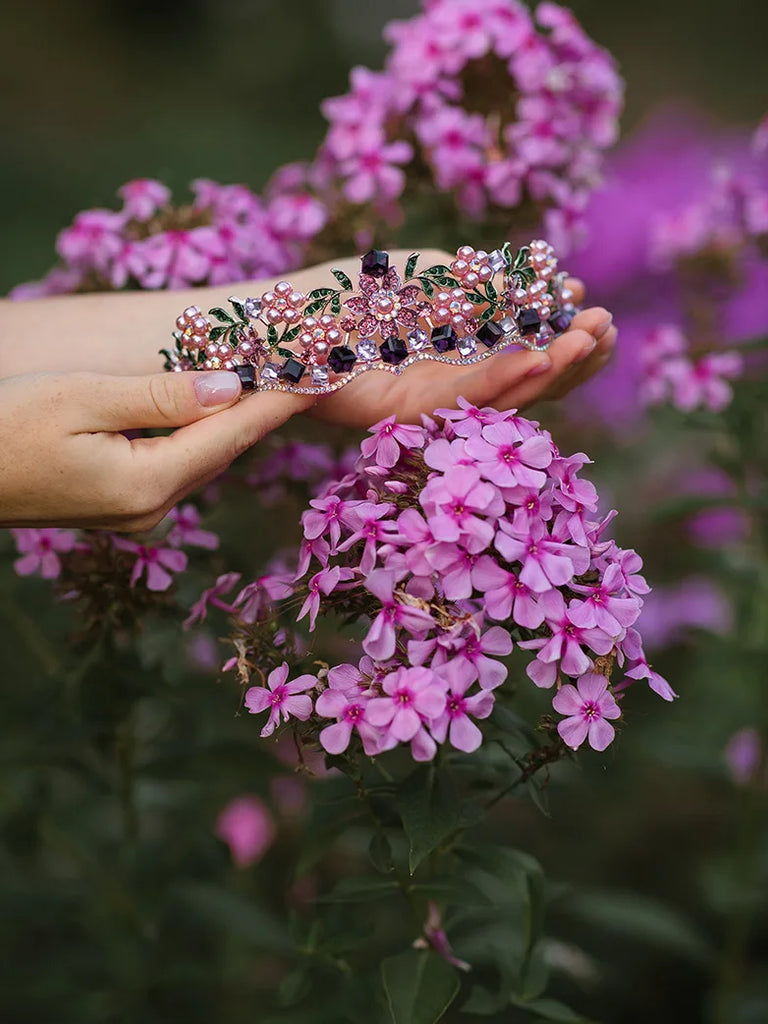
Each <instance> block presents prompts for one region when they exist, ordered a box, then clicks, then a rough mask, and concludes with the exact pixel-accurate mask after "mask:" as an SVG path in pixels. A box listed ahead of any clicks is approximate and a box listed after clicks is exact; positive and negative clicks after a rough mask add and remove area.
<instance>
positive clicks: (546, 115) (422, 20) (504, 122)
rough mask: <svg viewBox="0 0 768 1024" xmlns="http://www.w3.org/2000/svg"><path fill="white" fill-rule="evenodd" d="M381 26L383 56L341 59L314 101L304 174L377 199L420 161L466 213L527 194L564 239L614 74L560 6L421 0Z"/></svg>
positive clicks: (387, 204) (400, 187)
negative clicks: (365, 63)
mask: <svg viewBox="0 0 768 1024" xmlns="http://www.w3.org/2000/svg"><path fill="white" fill-rule="evenodd" d="M385 37H386V39H387V40H388V41H389V42H390V43H391V46H392V49H391V52H390V54H389V56H388V58H387V61H386V65H385V68H384V70H383V71H382V72H372V71H369V70H368V69H366V68H363V67H358V68H355V69H354V70H353V72H352V74H351V82H350V90H349V92H348V93H347V94H346V95H344V96H340V97H335V98H333V99H329V100H327V101H326V102H325V103H324V104H323V112H324V113H325V115H326V117H327V118H328V120H329V122H330V127H329V130H328V134H327V136H326V139H325V141H324V143H323V145H322V146H321V149H320V152H319V154H318V158H317V160H316V162H315V164H314V165H313V167H312V170H311V172H310V176H311V177H312V178H313V179H314V180H315V181H316V182H318V184H319V185H320V187H321V188H322V187H323V186H325V188H326V189H330V188H332V187H338V188H339V189H340V191H341V193H342V195H343V197H344V198H345V199H346V200H347V201H348V202H350V203H354V204H361V203H369V202H371V201H373V200H375V201H376V203H377V205H378V206H379V207H380V208H381V210H382V211H383V212H386V211H387V210H390V211H391V210H392V208H393V207H394V208H396V203H397V200H398V199H399V198H400V197H401V195H402V194H403V192H404V190H405V189H406V185H407V182H408V180H409V176H410V177H414V176H417V175H418V174H421V175H422V177H423V175H424V170H425V169H426V171H427V173H428V176H429V179H430V180H429V185H430V187H432V188H434V187H436V188H437V189H438V190H439V191H441V192H446V193H450V194H452V195H453V196H454V197H455V200H456V202H457V205H458V208H459V210H460V211H461V213H462V214H464V215H466V216H469V217H472V218H480V217H482V216H483V215H484V213H485V212H486V210H487V208H488V207H489V206H492V207H496V208H504V209H510V208H513V207H516V206H518V205H519V204H520V203H521V202H522V201H523V200H525V199H528V200H532V201H533V202H534V203H535V204H537V205H538V206H539V207H540V208H541V209H542V210H544V211H546V215H545V232H546V234H547V237H548V238H549V240H550V241H551V242H552V243H553V244H555V245H556V246H557V247H558V248H560V249H561V250H562V251H565V250H566V249H567V247H568V243H569V242H570V241H571V239H572V236H573V234H574V232H575V231H576V230H577V225H578V219H579V214H580V211H581V210H582V208H583V206H584V205H585V202H586V198H587V195H588V193H589V191H590V190H591V189H592V188H593V187H594V185H595V184H596V182H597V180H598V172H599V167H600V162H601V151H602V150H603V149H605V148H607V147H608V146H610V145H611V144H612V143H613V142H614V141H615V139H616V137H617V124H618V115H619V112H620V109H621V106H622V95H623V86H622V82H621V79H620V78H619V76H618V74H617V71H616V67H615V64H614V62H613V60H612V58H611V57H610V55H609V54H608V53H607V51H605V50H604V49H602V48H601V47H599V46H598V45H596V44H595V43H594V42H593V41H592V40H591V39H590V38H589V37H588V36H587V35H586V34H585V33H584V31H583V30H582V28H581V27H580V25H579V24H578V22H577V21H576V19H575V18H574V16H573V15H572V14H571V12H570V11H567V10H566V9H564V8H562V7H560V6H558V5H556V4H553V3H548V2H547V3H541V4H539V5H538V7H537V8H536V10H535V13H534V14H533V15H532V14H531V12H530V11H529V10H528V8H527V7H525V6H524V5H523V4H522V3H519V2H517V0H425V2H424V3H423V11H422V13H421V14H419V15H417V16H416V17H414V18H411V19H409V20H408V21H397V22H393V23H392V24H390V25H389V26H388V27H387V28H386V29H385ZM417 169H418V170H417Z"/></svg>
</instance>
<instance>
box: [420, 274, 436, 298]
mask: <svg viewBox="0 0 768 1024" xmlns="http://www.w3.org/2000/svg"><path fill="white" fill-rule="evenodd" d="M419 281H420V283H421V290H422V291H423V292H424V294H425V295H426V296H427V298H429V299H431V298H432V296H433V295H434V294H435V286H434V285H433V284H432V283H431V282H430V281H428V280H427V279H426V278H424V277H420V278H419Z"/></svg>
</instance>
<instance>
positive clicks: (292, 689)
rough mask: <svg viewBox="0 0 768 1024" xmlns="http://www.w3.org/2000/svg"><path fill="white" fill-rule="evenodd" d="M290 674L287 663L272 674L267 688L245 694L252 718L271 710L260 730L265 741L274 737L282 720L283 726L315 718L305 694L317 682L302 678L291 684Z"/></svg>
mask: <svg viewBox="0 0 768 1024" xmlns="http://www.w3.org/2000/svg"><path fill="white" fill-rule="evenodd" d="M288 671H289V669H288V663H287V662H285V661H284V662H283V664H282V665H281V666H280V667H279V668H275V669H273V670H272V671H271V672H270V673H269V676H268V678H267V685H266V686H252V687H251V688H250V689H249V690H248V691H247V692H246V694H245V706H246V707H247V708H248V711H249V712H250V714H252V715H257V714H260V713H261V712H262V711H266V710H267V709H269V718H268V719H267V722H266V724H265V726H264V728H263V729H262V730H261V736H262V738H264V737H266V736H271V735H272V733H273V732H274V731H275V729H276V728H277V726H278V725H279V724H280V719H281V718H282V720H283V721H284V722H287V721H288V719H289V718H291V717H293V718H298V719H299V720H300V721H302V722H305V721H306V720H307V719H308V718H309V716H310V715H311V714H312V698H311V697H309V696H308V695H307V694H306V692H305V691H306V690H311V689H313V688H314V687H315V686H316V685H317V679H316V678H315V676H310V675H303V676H299V677H298V678H297V679H293V680H292V681H291V682H290V683H288V682H286V680H287V679H288Z"/></svg>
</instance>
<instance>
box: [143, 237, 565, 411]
mask: <svg viewBox="0 0 768 1024" xmlns="http://www.w3.org/2000/svg"><path fill="white" fill-rule="evenodd" d="M418 260H419V253H412V254H411V255H410V256H409V257H408V259H407V261H406V264H405V268H404V271H403V275H402V277H401V275H400V273H399V271H398V270H397V268H396V267H394V266H391V265H390V262H389V254H388V253H386V252H382V251H380V250H378V249H372V250H371V251H370V252H367V253H366V254H365V256H363V257H362V265H361V269H360V274H359V277H358V287H357V289H355V288H354V286H353V284H352V281H351V280H350V278H349V277H348V276H347V275H346V274H345V273H344V271H342V270H333V271H331V273H332V274H333V276H334V278H335V280H336V284H337V287H335V288H331V287H325V288H315V289H313V290H312V291H311V292H309V293H308V294H306V295H305V294H303V293H302V292H299V291H297V290H296V289H295V288H294V287H293V285H291V284H290V282H288V281H280V282H279V283H278V284H276V285H275V287H274V289H273V290H271V291H268V292H265V293H264V294H263V295H262V296H261V297H259V298H245V299H239V298H237V297H236V296H230V298H229V300H228V301H229V304H230V306H231V312H230V311H229V310H226V309H223V308H221V307H216V308H214V309H211V310H209V312H208V316H205V315H204V314H203V313H202V312H201V311H200V310H199V309H198V307H197V306H190V307H188V308H187V309H185V310H184V312H183V313H182V314H181V315H180V316H179V317H178V319H177V320H176V330H175V331H174V333H173V337H174V345H173V347H172V348H170V349H163V350H162V354H163V355H164V356H165V357H166V362H165V368H166V369H167V370H234V371H235V372H236V373H237V374H238V376H239V377H240V380H241V381H242V385H243V389H244V390H249V391H252V390H277V391H291V392H295V393H300V394H318V395H323V394H328V393H330V392H332V391H336V390H338V389H339V388H341V387H343V386H344V385H345V384H346V383H348V382H349V381H350V380H353V379H354V378H355V377H357V376H359V374H361V373H364V372H366V371H368V370H386V371H387V372H389V373H401V372H402V371H403V370H404V369H406V368H407V367H408V366H410V365H412V364H413V363H415V362H417V361H421V360H425V359H430V360H433V361H435V362H441V363H450V364H453V365H466V364H470V363H476V362H479V361H480V360H482V359H487V358H488V357H489V356H492V355H494V354H495V353H496V352H499V351H502V350H503V349H507V348H509V347H512V346H519V347H522V348H527V349H531V350H533V351H541V350H543V349H546V348H548V347H549V345H550V344H551V343H552V341H553V340H554V338H555V337H557V335H558V334H562V332H563V331H564V330H566V329H567V327H568V326H569V324H570V322H571V319H572V317H573V315H574V313H575V312H576V307H575V306H574V304H573V302H572V295H571V292H570V289H568V287H567V286H566V274H565V273H562V272H560V273H559V272H558V270H557V258H556V257H555V255H554V252H553V250H552V247H551V246H550V245H549V244H548V243H547V242H544V241H541V240H537V241H533V242H531V243H530V245H527V246H524V247H523V248H522V249H519V250H518V252H517V253H513V251H512V248H511V246H510V244H509V243H508V242H507V243H506V244H505V245H504V246H502V248H501V249H496V250H494V251H493V252H490V253H488V252H484V251H482V250H479V251H475V250H474V249H473V248H471V247H470V246H468V245H465V246H462V247H461V248H460V249H459V250H458V252H457V253H456V258H455V259H454V260H453V262H452V263H451V265H450V266H444V265H442V264H438V265H436V266H432V267H427V269H426V270H422V271H419V272H417V270H416V268H417V265H418Z"/></svg>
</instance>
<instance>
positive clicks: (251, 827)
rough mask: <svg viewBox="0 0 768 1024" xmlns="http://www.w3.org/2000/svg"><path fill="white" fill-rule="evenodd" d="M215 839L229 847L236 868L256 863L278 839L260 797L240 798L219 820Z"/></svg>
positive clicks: (265, 806)
mask: <svg viewBox="0 0 768 1024" xmlns="http://www.w3.org/2000/svg"><path fill="white" fill-rule="evenodd" d="M214 831H215V833H216V836H217V837H218V838H219V839H221V840H223V841H224V842H225V843H226V844H227V846H228V847H229V852H230V853H231V855H232V860H233V862H234V864H235V865H236V867H238V868H247V867H250V866H251V864H256V863H257V862H258V861H260V860H261V858H262V857H263V856H264V854H265V853H266V852H267V850H268V849H269V848H270V846H271V845H272V843H273V842H274V840H275V831H276V830H275V823H274V821H273V819H272V815H271V814H270V813H269V810H268V809H267V805H266V804H265V803H264V801H263V800H260V799H259V797H257V796H251V795H246V796H239V797H236V798H235V799H234V800H230V802H229V803H228V804H227V805H226V807H224V809H223V810H222V811H221V813H220V814H219V816H218V818H217V819H216V826H215V830H214Z"/></svg>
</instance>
